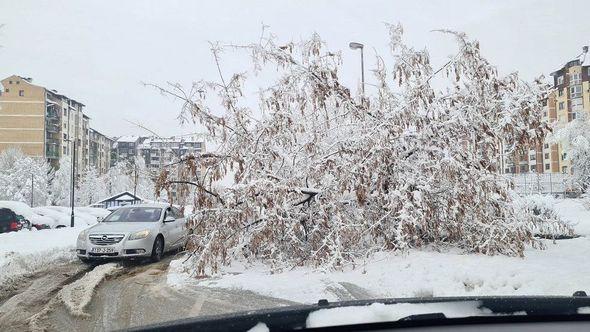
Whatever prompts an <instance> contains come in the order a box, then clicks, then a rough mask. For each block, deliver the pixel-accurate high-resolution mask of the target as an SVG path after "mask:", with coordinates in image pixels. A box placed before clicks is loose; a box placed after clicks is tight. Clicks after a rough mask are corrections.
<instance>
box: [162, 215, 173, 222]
mask: <svg viewBox="0 0 590 332" xmlns="http://www.w3.org/2000/svg"><path fill="white" fill-rule="evenodd" d="M175 220H176V219H174V217H173V216H166V218H164V222H173V221H175Z"/></svg>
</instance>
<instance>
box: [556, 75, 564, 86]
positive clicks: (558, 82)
mask: <svg viewBox="0 0 590 332" xmlns="http://www.w3.org/2000/svg"><path fill="white" fill-rule="evenodd" d="M562 84H563V76H558V77H557V85H562Z"/></svg>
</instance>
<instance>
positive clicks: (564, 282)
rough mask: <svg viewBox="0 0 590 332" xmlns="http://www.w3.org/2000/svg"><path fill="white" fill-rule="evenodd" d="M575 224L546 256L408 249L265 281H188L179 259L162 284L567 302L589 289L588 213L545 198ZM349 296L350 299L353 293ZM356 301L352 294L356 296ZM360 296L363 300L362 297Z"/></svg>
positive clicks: (256, 271) (280, 292)
mask: <svg viewBox="0 0 590 332" xmlns="http://www.w3.org/2000/svg"><path fill="white" fill-rule="evenodd" d="M543 200H544V201H545V202H548V203H549V204H551V205H553V206H554V207H555V209H556V210H557V212H558V213H559V214H560V215H561V216H562V218H564V219H565V220H567V221H568V222H569V223H570V224H571V225H573V227H574V229H575V230H576V232H577V233H578V234H579V235H581V237H579V238H575V239H570V240H559V241H556V242H555V243H553V242H552V241H544V243H545V244H546V249H545V250H537V249H533V248H529V249H527V250H526V252H525V257H524V258H518V257H506V256H485V255H477V254H464V253H462V252H461V251H459V250H456V249H449V250H444V251H440V252H437V251H434V250H410V251H408V252H405V253H403V254H400V253H380V254H377V255H375V256H374V257H372V258H371V259H370V260H368V261H366V262H358V263H359V265H358V266H357V267H356V269H354V270H353V269H345V270H344V271H337V272H330V273H323V272H320V271H314V270H313V269H310V268H297V269H294V270H291V271H286V272H282V273H275V274H271V273H270V271H269V269H268V268H266V267H264V266H263V265H253V266H252V265H251V266H248V267H246V266H244V265H241V264H234V265H233V266H231V267H227V268H224V270H223V275H222V276H221V277H213V278H208V279H200V280H196V279H194V278H191V277H190V276H189V274H188V273H187V272H185V267H184V266H182V261H183V260H182V259H178V260H175V261H173V262H172V264H171V268H170V272H169V274H168V282H169V284H171V285H174V286H176V287H183V285H185V284H187V283H190V284H199V285H201V286H209V287H221V288H238V289H244V290H251V291H254V292H256V293H259V294H263V295H268V296H272V297H278V298H283V299H287V300H292V301H297V302H303V303H315V302H317V301H318V300H319V299H328V300H338V299H343V298H347V294H348V295H350V297H352V296H351V295H352V293H354V287H353V288H351V287H350V284H353V285H356V286H359V287H361V288H362V289H364V290H366V291H368V294H365V295H364V296H368V297H371V298H379V297H417V296H461V295H571V294H572V293H573V292H574V291H576V290H586V291H588V290H590V264H586V263H585V262H586V259H587V257H588V256H589V255H590V211H589V210H588V207H587V206H586V204H587V202H586V201H584V200H582V199H576V200H573V199H569V200H564V199H553V198H543ZM351 289H352V291H353V292H352V293H351ZM357 293H358V292H357ZM356 296H357V297H358V294H357V295H356ZM361 296H362V295H361Z"/></svg>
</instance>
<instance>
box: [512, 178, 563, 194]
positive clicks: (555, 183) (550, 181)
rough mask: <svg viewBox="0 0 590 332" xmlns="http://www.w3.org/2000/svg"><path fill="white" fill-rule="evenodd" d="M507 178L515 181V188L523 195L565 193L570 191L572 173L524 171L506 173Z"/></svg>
mask: <svg viewBox="0 0 590 332" xmlns="http://www.w3.org/2000/svg"><path fill="white" fill-rule="evenodd" d="M505 176H506V178H507V179H509V180H512V181H513V183H514V190H516V192H517V193H519V194H521V195H530V194H554V195H565V194H566V193H569V192H570V191H571V190H570V185H569V184H568V181H569V180H570V177H571V175H569V174H560V173H523V174H505Z"/></svg>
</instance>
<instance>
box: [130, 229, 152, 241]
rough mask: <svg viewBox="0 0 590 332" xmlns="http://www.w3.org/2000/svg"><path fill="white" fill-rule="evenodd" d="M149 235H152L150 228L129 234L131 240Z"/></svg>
mask: <svg viewBox="0 0 590 332" xmlns="http://www.w3.org/2000/svg"><path fill="white" fill-rule="evenodd" d="M148 235H150V230H149V229H145V230H143V231H139V232H136V233H132V234H131V235H129V240H139V239H145V238H146V237H148Z"/></svg>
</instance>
